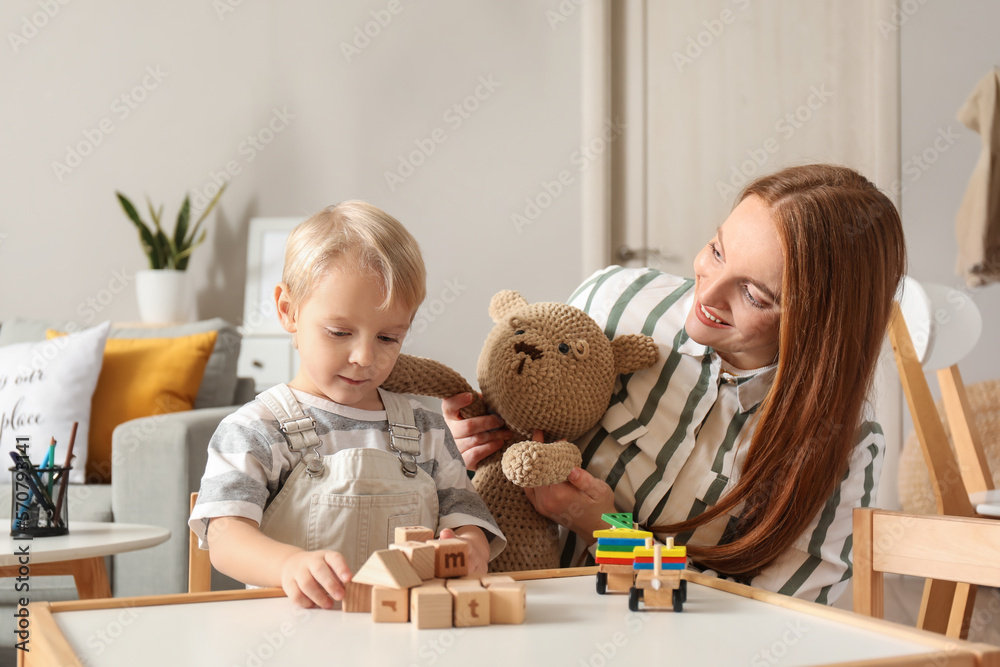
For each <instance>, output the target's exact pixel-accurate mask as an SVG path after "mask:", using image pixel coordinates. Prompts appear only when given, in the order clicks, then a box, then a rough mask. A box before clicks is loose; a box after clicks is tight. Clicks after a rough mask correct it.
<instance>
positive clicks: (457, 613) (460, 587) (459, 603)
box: [448, 580, 490, 628]
mask: <svg viewBox="0 0 1000 667" xmlns="http://www.w3.org/2000/svg"><path fill="white" fill-rule="evenodd" d="M448 591H449V592H450V593H451V595H452V597H453V598H454V602H455V608H454V622H455V627H456V628H467V627H473V626H479V625H489V624H490V592H489V591H488V590H486V589H485V588H483V587H482V586H472V585H470V584H469V583H468V582H459V583H458V584H456V585H454V586H453V585H452V580H449V581H448Z"/></svg>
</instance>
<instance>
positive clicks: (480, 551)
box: [439, 526, 490, 574]
mask: <svg viewBox="0 0 1000 667" xmlns="http://www.w3.org/2000/svg"><path fill="white" fill-rule="evenodd" d="M439 537H440V538H441V539H442V540H447V539H450V538H457V539H459V540H462V541H463V542H467V543H468V544H469V574H486V566H487V565H488V564H489V562H490V543H489V542H488V541H487V540H486V535H485V534H484V533H483V531H482V529H481V528H479V526H460V527H459V528H457V529H456V530H452V529H451V528H442V529H441V535H440V536H439Z"/></svg>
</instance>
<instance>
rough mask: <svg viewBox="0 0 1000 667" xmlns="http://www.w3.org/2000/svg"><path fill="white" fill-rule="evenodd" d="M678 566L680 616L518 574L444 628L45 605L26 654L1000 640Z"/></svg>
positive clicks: (215, 656) (126, 606) (591, 660)
mask: <svg viewBox="0 0 1000 667" xmlns="http://www.w3.org/2000/svg"><path fill="white" fill-rule="evenodd" d="M685 577H686V578H688V579H689V582H690V583H689V586H688V596H687V602H686V604H685V605H684V611H683V612H682V613H679V614H675V613H673V612H671V611H652V610H650V611H639V612H634V613H633V612H630V611H629V610H628V600H627V596H624V595H610V594H609V595H603V596H602V595H598V594H597V593H596V592H595V577H594V576H592V575H590V576H577V577H567V578H558V579H539V580H534V581H528V582H527V620H526V621H525V623H524V624H523V625H493V626H489V627H479V628H465V629H459V628H452V629H447V630H420V629H418V628H417V627H416V626H414V625H412V624H410V623H405V624H387V623H374V622H373V621H372V620H371V616H370V615H369V614H347V613H344V612H342V611H339V610H333V611H323V610H304V609H301V608H298V607H296V606H295V605H293V604H292V603H291V602H290V601H289V600H288V599H287V598H285V597H283V596H281V592H280V591H275V590H274V589H265V590H257V591H236V592H225V593H204V594H192V595H175V596H160V597H158V598H131V599H118V600H100V601H93V602H65V603H53V604H51V605H48V604H46V603H41V604H39V605H32V610H31V613H32V618H33V619H34V623H35V626H34V627H35V629H34V630H33V632H32V639H33V641H32V644H31V649H32V650H31V652H30V653H26V654H23V657H24V658H26V665H28V666H33V665H42V666H45V665H59V666H60V667H70V666H75V665H88V666H89V667H114V666H118V665H128V666H130V667H131V666H132V665H136V664H141V665H143V667H159V666H166V665H170V666H174V665H185V666H197V665H212V666H216V665H251V664H253V665H266V667H279V666H283V665H294V666H296V667H301V665H312V664H327V663H330V664H341V665H366V666H376V667H377V666H381V665H387V666H388V665H392V666H394V667H397V666H402V667H405V666H407V665H439V666H441V665H444V666H446V665H462V666H463V667H467V666H468V665H560V666H561V665H569V666H572V667H577V666H583V667H587V666H590V667H601V666H606V665H609V666H612V667H613V666H614V665H640V664H642V665H646V664H660V665H663V664H668V665H769V666H770V665H781V666H782V667H784V666H786V665H830V664H838V663H845V662H850V661H857V662H851V664H872V661H876V660H887V662H878V663H876V664H891V665H893V666H894V667H903V666H907V667H909V666H917V665H944V664H947V665H951V666H953V667H954V666H956V665H968V666H975V665H994V666H995V665H997V664H1000V647H992V646H986V645H982V644H972V643H969V642H963V641H959V640H951V639H947V638H945V637H943V636H941V635H935V634H931V633H928V632H923V631H919V630H916V629H913V628H906V627H903V626H900V625H896V624H893V623H889V622H887V621H882V620H876V619H871V618H868V617H864V616H860V615H857V614H853V613H850V612H844V611H841V610H837V609H831V608H829V607H824V606H821V605H816V604H811V603H806V602H802V601H799V600H793V599H791V598H787V597H785V596H781V595H777V594H774V593H767V592H762V591H758V590H755V589H749V588H747V587H745V586H739V585H737V584H731V583H729V582H719V581H717V580H714V579H712V578H710V577H705V576H704V575H699V574H694V573H685ZM262 596H264V597H262ZM38 639H41V641H38Z"/></svg>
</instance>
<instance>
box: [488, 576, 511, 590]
mask: <svg viewBox="0 0 1000 667" xmlns="http://www.w3.org/2000/svg"><path fill="white" fill-rule="evenodd" d="M480 581H482V582H483V586H485V587H486V588H489V587H490V586H494V585H496V584H513V583H515V582H514V578H513V577H511V576H509V575H506V574H487V575H484V576H483V578H482V579H481V580H480Z"/></svg>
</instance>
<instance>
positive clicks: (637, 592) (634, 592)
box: [628, 586, 642, 611]
mask: <svg viewBox="0 0 1000 667" xmlns="http://www.w3.org/2000/svg"><path fill="white" fill-rule="evenodd" d="M640 599H642V589H641V588H636V587H635V586H633V587H632V588H630V589H628V608H629V611H639V600H640Z"/></svg>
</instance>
